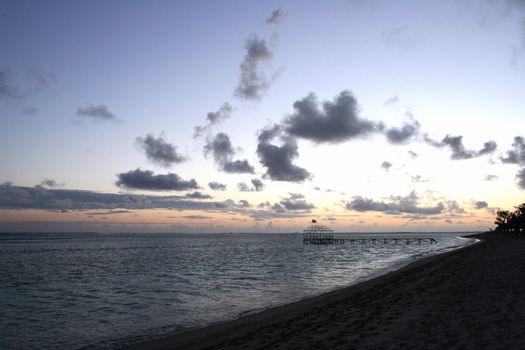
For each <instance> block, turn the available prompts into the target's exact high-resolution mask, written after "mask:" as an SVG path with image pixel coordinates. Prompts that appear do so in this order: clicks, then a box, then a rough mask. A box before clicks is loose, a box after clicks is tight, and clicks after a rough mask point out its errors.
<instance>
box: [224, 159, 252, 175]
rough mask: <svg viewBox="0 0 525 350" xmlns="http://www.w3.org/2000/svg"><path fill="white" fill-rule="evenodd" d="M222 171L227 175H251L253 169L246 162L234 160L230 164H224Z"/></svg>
mask: <svg viewBox="0 0 525 350" xmlns="http://www.w3.org/2000/svg"><path fill="white" fill-rule="evenodd" d="M222 170H223V171H225V172H227V173H239V174H242V173H248V174H253V173H254V172H255V169H254V167H253V166H251V165H250V163H249V162H248V161H247V160H246V159H243V160H234V161H230V162H225V163H223V164H222Z"/></svg>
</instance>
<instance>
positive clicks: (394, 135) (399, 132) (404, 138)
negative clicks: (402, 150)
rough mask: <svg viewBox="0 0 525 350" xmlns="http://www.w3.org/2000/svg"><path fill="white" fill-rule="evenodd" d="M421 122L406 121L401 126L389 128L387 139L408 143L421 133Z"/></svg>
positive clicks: (395, 142) (391, 141)
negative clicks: (409, 122)
mask: <svg viewBox="0 0 525 350" xmlns="http://www.w3.org/2000/svg"><path fill="white" fill-rule="evenodd" d="M419 126H420V125H419V122H418V121H417V120H413V121H412V123H411V124H408V123H404V124H403V126H402V127H401V128H389V129H387V130H386V131H385V136H386V139H387V140H388V141H389V142H390V143H392V144H406V143H407V142H408V141H409V140H410V139H411V138H413V137H414V136H416V135H417V134H418V133H419Z"/></svg>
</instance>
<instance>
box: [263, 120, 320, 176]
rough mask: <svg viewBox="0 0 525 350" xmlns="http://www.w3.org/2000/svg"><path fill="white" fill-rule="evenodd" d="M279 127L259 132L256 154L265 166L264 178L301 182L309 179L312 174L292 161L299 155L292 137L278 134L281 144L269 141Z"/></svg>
mask: <svg viewBox="0 0 525 350" xmlns="http://www.w3.org/2000/svg"><path fill="white" fill-rule="evenodd" d="M280 130H281V129H280V128H276V127H275V125H274V126H273V127H270V128H267V129H265V130H262V131H261V132H260V133H259V137H258V139H259V144H258V145H257V155H258V156H259V161H260V163H261V164H262V165H263V166H264V167H265V168H266V173H265V174H264V176H263V177H264V178H269V179H271V180H276V181H290V182H303V181H305V180H308V179H311V177H312V175H311V174H310V173H309V172H308V171H307V170H306V169H303V168H301V167H298V166H297V165H294V164H293V163H292V162H293V161H294V159H296V158H297V157H298V156H299V151H298V146H297V142H296V141H295V139H294V138H292V137H289V136H285V135H280V136H281V141H282V146H276V145H273V144H271V143H270V141H272V139H274V138H275V137H277V136H278V135H279V132H280Z"/></svg>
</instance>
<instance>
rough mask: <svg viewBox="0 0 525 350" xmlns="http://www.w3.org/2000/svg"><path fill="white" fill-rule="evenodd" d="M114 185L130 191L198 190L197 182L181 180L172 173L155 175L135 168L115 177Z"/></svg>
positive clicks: (149, 171)
mask: <svg viewBox="0 0 525 350" xmlns="http://www.w3.org/2000/svg"><path fill="white" fill-rule="evenodd" d="M117 178H118V180H117V182H116V185H117V186H119V187H126V188H130V189H140V190H152V191H186V190H191V189H196V188H199V186H198V185H197V181H195V179H191V180H189V181H186V180H183V179H181V177H180V176H179V175H177V174H174V173H168V174H159V175H155V174H154V173H153V171H151V170H141V169H140V168H137V169H135V170H130V171H128V172H126V173H120V174H118V175H117Z"/></svg>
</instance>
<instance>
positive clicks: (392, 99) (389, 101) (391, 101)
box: [383, 96, 399, 106]
mask: <svg viewBox="0 0 525 350" xmlns="http://www.w3.org/2000/svg"><path fill="white" fill-rule="evenodd" d="M398 103H399V96H392V97H390V98H389V99H387V100H386V101H385V102H383V106H388V105H394V104H398Z"/></svg>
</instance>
